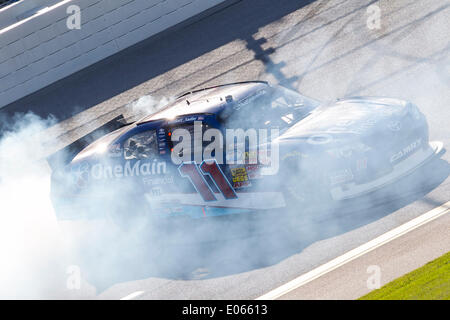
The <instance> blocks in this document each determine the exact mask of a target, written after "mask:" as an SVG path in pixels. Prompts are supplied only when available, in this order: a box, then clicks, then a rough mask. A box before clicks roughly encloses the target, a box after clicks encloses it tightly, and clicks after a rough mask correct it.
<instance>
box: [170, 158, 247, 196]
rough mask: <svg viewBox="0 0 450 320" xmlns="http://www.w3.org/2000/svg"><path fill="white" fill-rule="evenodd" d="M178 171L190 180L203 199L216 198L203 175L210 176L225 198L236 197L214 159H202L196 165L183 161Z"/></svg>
mask: <svg viewBox="0 0 450 320" xmlns="http://www.w3.org/2000/svg"><path fill="white" fill-rule="evenodd" d="M178 171H179V172H180V174H181V176H182V177H184V178H188V179H189V180H190V181H191V183H192V185H193V186H194V188H195V190H197V192H198V193H200V195H201V196H202V198H203V200H205V201H217V198H216V196H215V195H214V192H213V191H212V189H211V187H210V186H209V184H208V182H207V181H206V179H205V177H204V176H209V177H210V178H211V180H212V181H213V182H214V184H215V186H216V187H217V189H219V191H220V192H221V193H222V194H223V196H224V198H225V199H227V200H230V199H236V198H237V197H238V196H237V195H236V192H235V191H234V189H233V187H232V186H231V184H230V182H228V180H227V178H226V177H225V175H224V173H223V171H222V170H221V169H220V167H219V165H218V164H217V161H216V160H215V159H212V160H204V161H203V162H202V163H201V164H200V166H197V164H196V163H195V162H185V163H182V164H181V165H180V166H179V167H178Z"/></svg>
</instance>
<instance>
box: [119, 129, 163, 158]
mask: <svg viewBox="0 0 450 320" xmlns="http://www.w3.org/2000/svg"><path fill="white" fill-rule="evenodd" d="M157 155H158V140H157V138H156V131H155V130H150V131H145V132H142V133H138V134H136V135H134V136H132V137H131V138H129V139H128V140H126V141H125V143H124V158H125V160H132V159H151V158H153V157H155V156H157Z"/></svg>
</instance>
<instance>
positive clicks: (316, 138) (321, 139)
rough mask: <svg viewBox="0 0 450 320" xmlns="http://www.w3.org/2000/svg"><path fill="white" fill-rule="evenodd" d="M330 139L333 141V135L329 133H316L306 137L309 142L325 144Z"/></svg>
mask: <svg viewBox="0 0 450 320" xmlns="http://www.w3.org/2000/svg"><path fill="white" fill-rule="evenodd" d="M331 141H333V136H331V135H330V134H316V135H313V136H310V137H309V138H308V143H309V144H326V143H330V142H331Z"/></svg>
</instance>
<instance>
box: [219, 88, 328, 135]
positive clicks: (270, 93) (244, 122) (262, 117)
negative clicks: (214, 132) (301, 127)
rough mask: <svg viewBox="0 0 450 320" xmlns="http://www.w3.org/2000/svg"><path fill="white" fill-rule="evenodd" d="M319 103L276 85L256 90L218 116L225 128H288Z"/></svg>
mask: <svg viewBox="0 0 450 320" xmlns="http://www.w3.org/2000/svg"><path fill="white" fill-rule="evenodd" d="M319 104H320V103H319V102H318V101H316V100H313V99H311V98H308V97H305V96H303V95H301V94H299V93H297V92H295V91H293V90H289V89H287V88H284V87H281V86H277V87H271V88H264V89H261V90H259V91H256V92H255V93H253V94H252V95H250V96H247V97H245V98H244V99H242V100H240V101H236V102H235V103H234V104H233V106H230V107H228V108H227V109H226V110H224V112H223V114H221V120H222V122H223V123H224V124H225V127H227V128H279V129H283V128H288V127H290V126H292V125H293V124H295V123H296V122H298V121H300V120H301V119H303V118H304V117H306V116H307V115H308V114H309V113H310V112H311V111H312V110H313V109H315V108H316V107H317V106H318V105H319Z"/></svg>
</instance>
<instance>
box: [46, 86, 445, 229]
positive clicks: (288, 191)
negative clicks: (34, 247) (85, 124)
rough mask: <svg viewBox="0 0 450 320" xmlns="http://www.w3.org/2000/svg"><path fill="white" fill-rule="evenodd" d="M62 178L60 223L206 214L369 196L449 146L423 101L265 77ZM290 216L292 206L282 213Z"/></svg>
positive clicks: (191, 106) (56, 194)
mask: <svg viewBox="0 0 450 320" xmlns="http://www.w3.org/2000/svg"><path fill="white" fill-rule="evenodd" d="M121 126H122V127H121V128H118V129H117V130H114V131H112V132H110V133H108V134H106V135H104V136H102V137H101V138H100V139H98V140H96V141H94V142H92V143H90V144H89V145H88V146H86V147H84V149H82V150H81V151H80V152H79V153H77V154H76V156H75V157H73V158H72V157H70V159H69V162H68V163H67V164H66V165H64V166H63V167H62V168H58V169H56V170H54V171H53V174H52V188H51V198H52V202H53V205H54V207H55V211H56V213H57V217H58V218H59V219H61V220H66V219H69V220H73V219H94V218H103V217H105V216H108V217H111V216H112V217H114V219H115V220H114V221H118V223H119V224H127V222H128V221H131V220H133V219H134V218H135V217H136V216H139V217H142V216H145V218H146V219H148V220H149V221H150V220H152V221H153V220H154V219H157V220H159V219H172V218H173V219H175V218H183V219H199V218H209V217H217V216H224V215H242V214H247V213H255V212H262V211H267V210H272V211H273V210H278V209H285V208H288V209H290V210H291V212H292V210H293V211H294V212H297V213H298V214H299V215H301V212H302V208H304V207H306V206H309V205H311V204H313V203H321V202H324V201H331V202H333V201H337V202H339V201H342V200H345V199H351V198H355V197H359V196H362V195H365V194H368V193H370V192H372V191H374V190H377V189H379V188H382V187H383V186H385V185H386V184H389V183H391V182H393V181H396V180H397V179H399V178H400V177H403V176H405V175H407V174H408V173H410V172H412V171H414V170H415V169H417V168H418V167H420V166H421V165H423V164H424V163H425V162H426V161H428V160H429V159H431V158H432V157H433V156H435V155H436V154H438V153H439V152H440V151H441V149H442V143H440V142H429V138H428V125H427V122H426V119H425V117H424V115H423V114H422V113H421V112H420V111H419V110H418V108H417V106H416V105H414V104H413V103H410V102H407V101H403V100H398V99H392V98H381V97H378V98H377V97H351V98H346V99H341V100H337V101H335V102H333V103H321V102H319V101H316V100H314V99H311V98H309V97H306V96H304V95H302V94H300V93H298V92H295V91H293V90H291V89H287V88H285V87H282V86H272V85H270V84H269V83H267V82H263V81H250V82H239V83H232V84H225V85H219V86H214V87H208V88H204V89H201V90H195V91H191V92H188V93H185V94H183V95H181V96H179V97H178V98H177V99H176V100H174V101H173V102H171V103H169V104H168V105H167V106H165V107H164V108H162V109H161V110H159V111H157V112H155V113H153V114H150V115H146V116H145V117H143V118H141V119H139V120H138V121H135V122H132V123H122V125H121ZM279 211H280V212H283V210H279Z"/></svg>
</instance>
